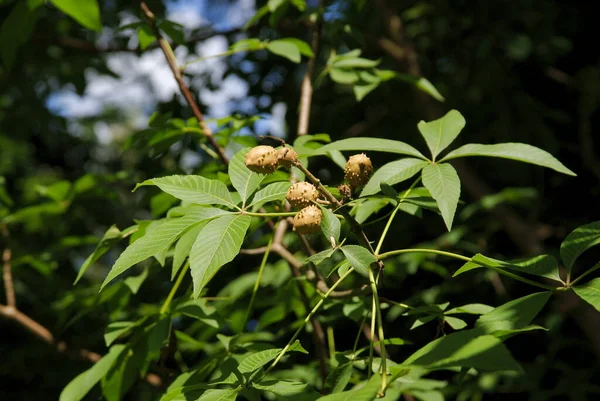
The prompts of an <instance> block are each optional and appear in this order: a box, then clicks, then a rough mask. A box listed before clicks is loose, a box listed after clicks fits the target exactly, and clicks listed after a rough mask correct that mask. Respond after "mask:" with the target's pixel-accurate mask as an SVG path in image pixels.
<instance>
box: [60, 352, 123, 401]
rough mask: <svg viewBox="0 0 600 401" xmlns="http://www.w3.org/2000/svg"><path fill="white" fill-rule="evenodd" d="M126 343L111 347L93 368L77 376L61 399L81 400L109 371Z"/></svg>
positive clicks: (69, 400)
mask: <svg viewBox="0 0 600 401" xmlns="http://www.w3.org/2000/svg"><path fill="white" fill-rule="evenodd" d="M124 349H125V346H124V345H115V346H113V347H111V348H110V350H109V351H108V354H106V355H104V356H103V357H102V358H101V359H100V360H99V361H98V362H96V363H95V364H93V365H92V367H91V368H89V369H88V370H86V371H85V372H83V373H81V374H79V375H78V376H77V377H75V378H74V379H73V380H71V382H70V383H69V384H67V386H66V387H65V388H64V389H63V391H62V392H61V393H60V397H59V401H79V400H81V399H83V397H85V396H86V394H87V393H89V392H90V390H91V389H92V388H93V387H94V386H95V385H96V384H97V383H98V382H99V381H100V380H101V379H102V378H103V377H104V376H105V375H106V374H107V373H108V371H109V370H110V368H111V367H112V366H113V364H114V363H115V361H116V360H117V358H118V357H119V355H120V354H121V352H122V351H123V350H124Z"/></svg>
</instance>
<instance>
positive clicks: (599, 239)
mask: <svg viewBox="0 0 600 401" xmlns="http://www.w3.org/2000/svg"><path fill="white" fill-rule="evenodd" d="M598 244H600V221H595V222H593V223H590V224H586V225H584V226H581V227H577V228H576V229H575V230H573V231H572V232H571V233H570V234H569V235H567V238H565V240H564V241H563V242H562V244H561V245H560V258H561V259H562V261H563V263H564V264H565V267H566V268H567V271H568V272H570V271H571V269H572V268H573V264H574V263H575V261H576V260H577V258H579V256H581V254H582V253H583V252H585V251H586V250H588V249H590V248H591V247H593V246H595V245H598Z"/></svg>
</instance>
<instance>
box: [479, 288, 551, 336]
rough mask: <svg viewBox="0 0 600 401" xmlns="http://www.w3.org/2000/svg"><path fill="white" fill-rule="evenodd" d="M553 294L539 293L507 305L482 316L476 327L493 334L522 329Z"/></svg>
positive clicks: (547, 292)
mask: <svg viewBox="0 0 600 401" xmlns="http://www.w3.org/2000/svg"><path fill="white" fill-rule="evenodd" d="M550 295H552V293H551V292H549V291H545V292H538V293H535V294H530V295H527V296H524V297H522V298H517V299H514V300H512V301H510V302H507V303H505V304H504V305H501V306H499V307H497V308H495V309H494V310H493V311H491V312H488V313H486V314H484V315H481V317H479V319H477V322H476V323H475V327H476V328H477V329H481V330H483V331H484V332H485V333H488V334H493V333H494V332H496V331H499V330H516V329H521V328H523V327H525V326H527V325H529V324H530V323H531V321H532V320H533V318H534V317H536V316H537V314H538V313H540V311H541V310H542V308H543V307H544V305H546V303H547V302H548V300H549V299H550Z"/></svg>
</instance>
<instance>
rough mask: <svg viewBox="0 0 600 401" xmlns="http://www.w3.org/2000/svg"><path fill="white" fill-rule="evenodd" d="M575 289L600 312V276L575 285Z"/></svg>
mask: <svg viewBox="0 0 600 401" xmlns="http://www.w3.org/2000/svg"><path fill="white" fill-rule="evenodd" d="M573 291H575V293H576V294H577V295H579V296H580V297H581V299H583V300H584V301H585V302H587V303H588V304H590V305H592V306H593V307H594V308H596V310H597V311H599V312H600V277H599V278H595V279H593V280H591V281H589V282H587V283H585V284H583V285H578V286H576V287H573Z"/></svg>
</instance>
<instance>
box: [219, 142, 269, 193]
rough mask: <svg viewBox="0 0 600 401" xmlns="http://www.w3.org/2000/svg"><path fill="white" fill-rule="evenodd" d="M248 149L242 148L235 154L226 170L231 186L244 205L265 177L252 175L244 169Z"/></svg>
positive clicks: (252, 173) (246, 168)
mask: <svg viewBox="0 0 600 401" xmlns="http://www.w3.org/2000/svg"><path fill="white" fill-rule="evenodd" d="M250 149H251V148H244V149H242V150H240V151H239V152H237V153H236V154H235V155H234V156H233V157H232V158H231V161H230V162H229V170H228V171H229V178H230V179H231V184H232V185H233V187H234V188H235V189H236V190H237V191H238V193H239V194H240V196H241V197H242V201H243V202H244V203H246V200H247V199H248V198H249V197H250V195H252V194H253V193H254V191H256V188H258V186H259V185H260V183H261V182H262V181H263V180H264V179H265V177H266V175H262V174H257V173H254V172H252V171H250V170H249V169H248V167H246V153H248V152H249V151H250Z"/></svg>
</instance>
